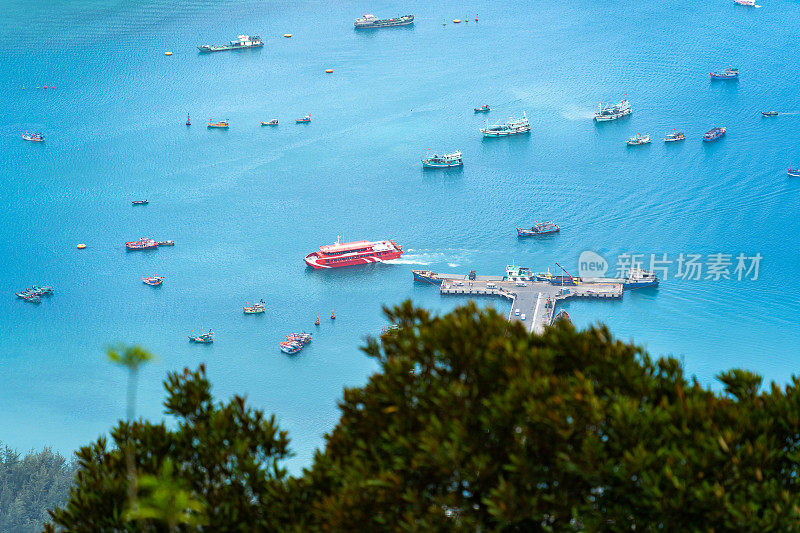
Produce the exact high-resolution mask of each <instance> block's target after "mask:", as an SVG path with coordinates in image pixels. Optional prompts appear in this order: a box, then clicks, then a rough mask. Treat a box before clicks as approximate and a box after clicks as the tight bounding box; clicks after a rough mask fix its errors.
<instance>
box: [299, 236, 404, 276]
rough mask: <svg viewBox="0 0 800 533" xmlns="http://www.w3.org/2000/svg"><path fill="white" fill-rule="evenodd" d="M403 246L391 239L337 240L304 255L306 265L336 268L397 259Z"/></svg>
mask: <svg viewBox="0 0 800 533" xmlns="http://www.w3.org/2000/svg"><path fill="white" fill-rule="evenodd" d="M401 255H403V247H402V246H400V245H399V244H397V243H395V242H394V241H393V240H388V241H376V242H370V241H355V242H344V243H343V242H339V239H338V238H337V239H336V242H335V243H334V244H329V245H326V246H320V247H319V251H317V252H311V253H310V254H308V255H307V256H306V257H305V262H306V264H307V265H308V266H310V267H314V268H315V269H325V268H338V267H344V266H354V265H367V264H370V263H380V262H383V261H389V260H391V259H399V258H400V256H401Z"/></svg>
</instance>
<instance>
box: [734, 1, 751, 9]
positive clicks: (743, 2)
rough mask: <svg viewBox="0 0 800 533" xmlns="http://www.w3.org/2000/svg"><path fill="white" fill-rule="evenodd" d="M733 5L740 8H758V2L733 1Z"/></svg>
mask: <svg viewBox="0 0 800 533" xmlns="http://www.w3.org/2000/svg"><path fill="white" fill-rule="evenodd" d="M733 3H734V4H739V5H740V6H747V7H756V0H733Z"/></svg>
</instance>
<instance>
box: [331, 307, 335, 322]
mask: <svg viewBox="0 0 800 533" xmlns="http://www.w3.org/2000/svg"><path fill="white" fill-rule="evenodd" d="M334 319H336V315H334V314H333V309H331V320H334Z"/></svg>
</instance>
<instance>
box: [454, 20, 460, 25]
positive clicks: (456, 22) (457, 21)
mask: <svg viewBox="0 0 800 533" xmlns="http://www.w3.org/2000/svg"><path fill="white" fill-rule="evenodd" d="M460 22H461V19H453V24H458V23H460Z"/></svg>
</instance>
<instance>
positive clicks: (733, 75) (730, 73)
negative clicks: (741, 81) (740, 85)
mask: <svg viewBox="0 0 800 533" xmlns="http://www.w3.org/2000/svg"><path fill="white" fill-rule="evenodd" d="M738 78H739V69H738V68H733V67H728V68H726V69H725V70H720V71H718V72H712V73H711V79H712V80H735V79H738Z"/></svg>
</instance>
